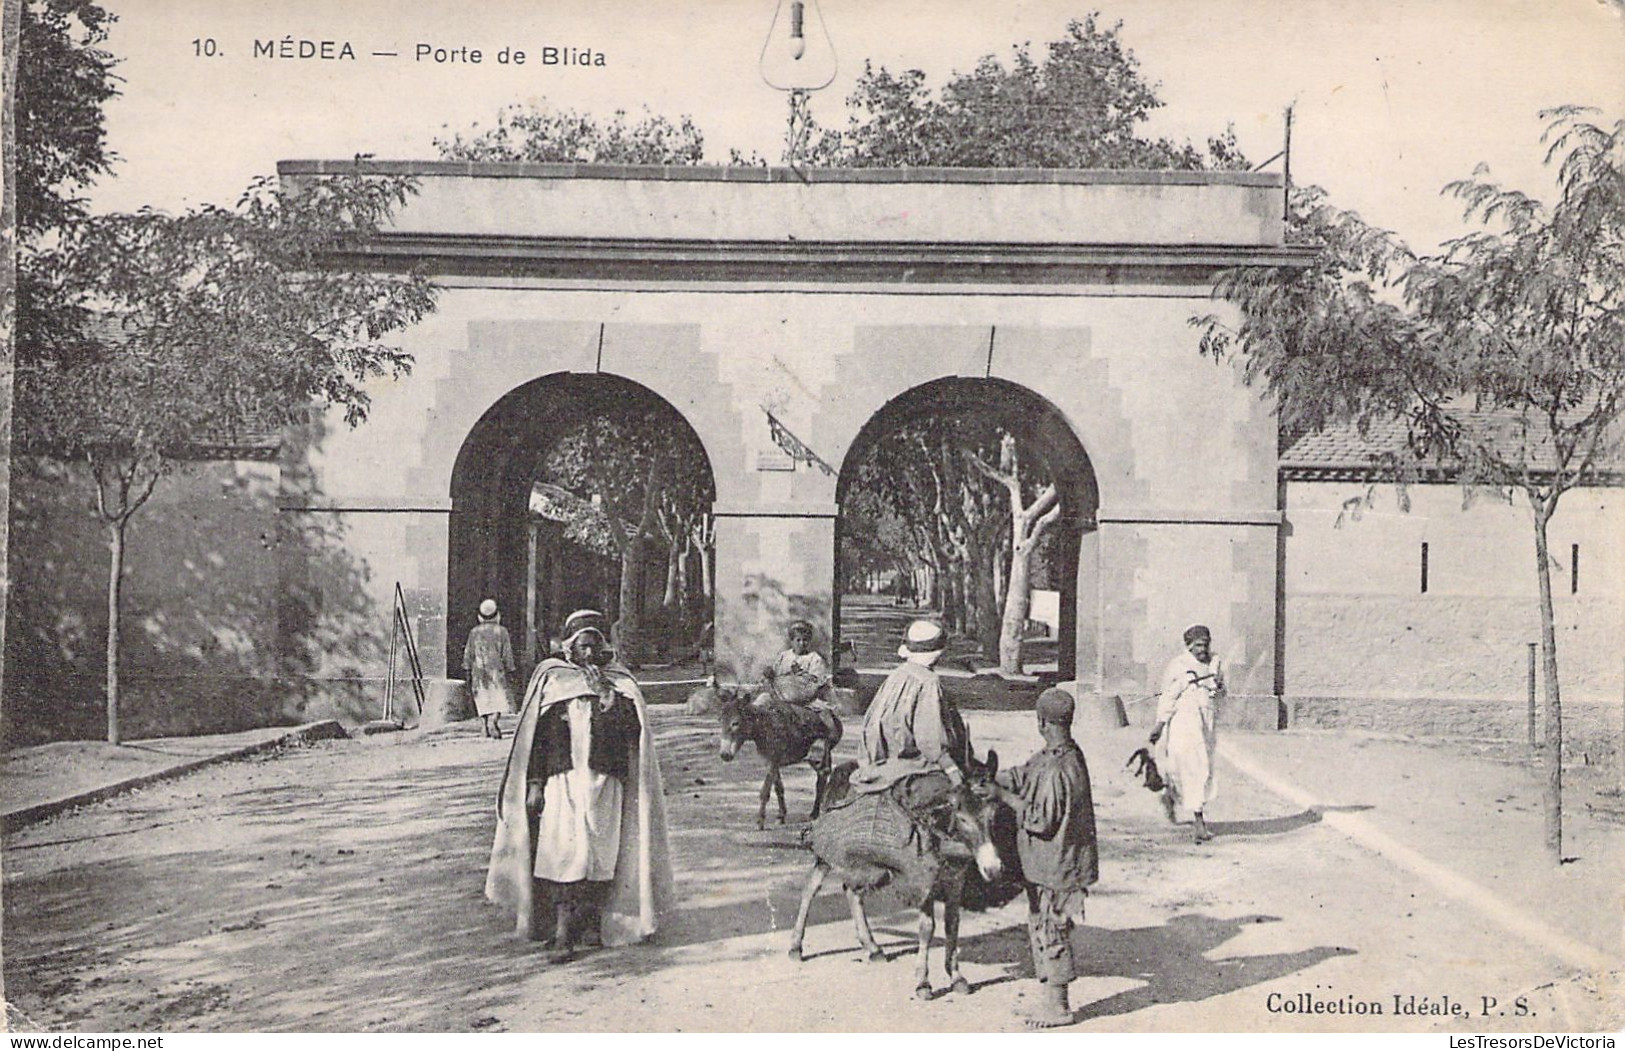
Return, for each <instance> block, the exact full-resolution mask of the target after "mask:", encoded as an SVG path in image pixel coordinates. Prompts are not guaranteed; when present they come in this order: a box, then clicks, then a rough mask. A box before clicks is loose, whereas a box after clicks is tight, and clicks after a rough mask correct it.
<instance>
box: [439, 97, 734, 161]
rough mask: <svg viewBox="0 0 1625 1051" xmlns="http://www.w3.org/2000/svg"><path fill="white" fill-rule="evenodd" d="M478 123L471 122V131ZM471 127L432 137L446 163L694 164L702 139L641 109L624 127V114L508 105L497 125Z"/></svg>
mask: <svg viewBox="0 0 1625 1051" xmlns="http://www.w3.org/2000/svg"><path fill="white" fill-rule="evenodd" d="M478 127H479V125H478V124H475V125H474V128H478ZM474 128H471V129H470V130H469V132H468V134H467V136H466V137H465V136H464V135H463V133H461V132H454V133H453V134H452V136H451V138H449V139H438V138H437V139H435V140H434V145H435V148H436V149H438V150H439V151H440V156H441V157H443V158H444V159H446V160H456V161H514V162H526V161H528V162H531V163H556V164H698V163H700V158H701V157H702V156H703V155H704V152H705V136H704V135H702V134H701V133H700V130H699V129H698V128H697V127H695V126H694V122H693V121H692V120H690V119H689V118H688V117H682V118H680V119H679V120H678V121H677V122H676V123H675V124H674V123H672V122H671V121H669V120H667V119H666V118H665V117H660V116H655V115H652V114H650V113H648V111H647V110H646V111H645V112H644V116H643V119H642V120H640V121H638V122H637V123H635V124H628V123H627V119H626V111H625V110H616V111H615V115H614V117H613V119H611V120H610V121H609V122H608V123H600V122H599V121H598V120H597V119H595V118H593V117H591V116H589V115H587V114H585V113H577V112H575V111H574V110H557V111H555V110H552V109H550V108H548V107H547V106H546V104H545V103H544V104H539V105H533V106H517V105H515V106H508V107H505V108H504V109H503V110H502V111H501V112H500V113H498V114H497V120H496V124H495V125H494V126H493V127H490V128H487V129H485V130H484V131H475V130H474Z"/></svg>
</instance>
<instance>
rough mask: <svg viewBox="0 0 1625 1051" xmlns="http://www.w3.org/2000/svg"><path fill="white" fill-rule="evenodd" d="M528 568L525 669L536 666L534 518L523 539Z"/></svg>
mask: <svg viewBox="0 0 1625 1051" xmlns="http://www.w3.org/2000/svg"><path fill="white" fill-rule="evenodd" d="M525 545H526V554H527V561H526V563H525V564H526V565H527V566H529V569H528V570H527V571H526V573H525V670H526V671H527V673H528V672H529V670H530V669H532V668H534V667H536V519H534V518H532V519H531V520H530V522H529V534H528V536H527V537H526V540H525Z"/></svg>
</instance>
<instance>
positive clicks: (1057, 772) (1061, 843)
mask: <svg viewBox="0 0 1625 1051" xmlns="http://www.w3.org/2000/svg"><path fill="white" fill-rule="evenodd" d="M1072 711H1073V701H1072V696H1071V694H1068V693H1067V692H1066V691H1065V690H1058V689H1049V690H1045V691H1044V692H1043V693H1042V694H1040V695H1039V697H1038V705H1037V715H1038V732H1039V734H1040V736H1042V737H1043V738H1044V748H1043V750H1042V751H1040V752H1039V753H1038V754H1036V755H1034V756H1033V757H1032V758H1031V759H1028V760H1027V762H1025V763H1024V764H1022V765H1021V766H1018V767H1014V768H1012V769H1008V770H1003V771H1000V773H999V774H998V780H997V791H998V792H999V796H1000V798H1001V799H1003V801H1004V802H1006V803H1008V804H1009V805H1010V807H1011V808H1012V809H1014V810H1015V812H1016V819H1017V824H1018V826H1019V830H1018V832H1017V834H1016V848H1017V852H1018V853H1019V855H1020V857H1021V869H1022V874H1023V877H1024V879H1025V880H1026V884H1027V937H1028V943H1029V945H1030V946H1031V948H1032V954H1033V975H1034V977H1035V978H1037V979H1038V983H1039V990H1040V999H1039V1002H1038V1005H1037V1007H1036V1008H1034V1009H1033V1010H1032V1011H1031V1012H1030V1013H1029V1014H1028V1016H1027V1025H1028V1026H1029V1027H1031V1028H1035V1029H1048V1028H1052V1027H1054V1026H1061V1025H1070V1024H1071V1023H1072V1020H1073V1018H1072V1008H1071V1005H1070V1004H1069V1003H1068V1002H1067V986H1068V984H1070V983H1071V981H1072V979H1073V978H1074V977H1076V972H1075V970H1074V967H1073V961H1072V938H1071V935H1072V927H1073V924H1074V922H1079V923H1081V922H1082V920H1083V906H1084V900H1085V899H1086V898H1087V896H1088V893H1089V892H1088V887H1089V886H1090V884H1092V883H1094V882H1095V881H1096V880H1097V879H1098V878H1099V876H1100V855H1099V851H1098V848H1097V847H1096V843H1095V807H1094V800H1093V798H1092V797H1091V794H1090V790H1089V767H1088V765H1087V764H1086V763H1085V762H1084V759H1083V751H1082V750H1081V749H1079V748H1078V745H1077V742H1076V741H1074V740H1073V739H1072Z"/></svg>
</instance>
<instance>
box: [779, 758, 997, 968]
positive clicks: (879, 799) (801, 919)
mask: <svg viewBox="0 0 1625 1051" xmlns="http://www.w3.org/2000/svg"><path fill="white" fill-rule="evenodd" d="M856 766H857V764H856V763H851V762H848V763H842V764H841V766H840V767H839V768H837V769H836V771H835V773H834V777H833V785H832V789H831V792H830V794H831V796H838V795H843V794H844V793H845V791H846V789H847V782H848V779H849V778H850V777H851V774H852V771H853V770H854V769H855V768H856ZM998 770H999V756H998V753H997V752H994V751H989V752H988V756H987V764H986V765H985V766H981V765H978V766H977V768H976V769H975V771H974V772H973V776H972V779H971V780H970V781H969V782H967V783H965V784H962V785H960V786H958V787H956V788H953V789H950V790H949V791H948V793H947V795H946V796H945V797H944V798H943V799H941V800H939V801H938V802H937V803H936V804H934V805H932V806H930V807H929V809H928V810H927V811H926V812H925V813H924V814H923V816H921V817H910V816H909V815H908V814H907V813H906V812H905V811H904V810H903V809H902V806H901V805H900V804H899V803H897V802H895V801H894V800H893V799H892V798H890V793H877V794H875V795H872V796H867V797H862V798H860V799H858V800H855V801H853V802H851V803H850V804H845V805H841V806H838V807H837V808H836V809H833V810H830V811H828V812H826V813H825V815H824V817H823V818H821V819H820V820H819V821H818V822H816V823H815V824H814V825H813V828H812V832H811V835H810V836H809V837H808V839H809V842H810V845H811V846H812V850H813V866H812V870H811V871H810V872H808V873H807V884H806V886H805V888H803V890H802V892H801V907H800V908H799V909H798V910H797V911H796V926H795V933H794V934H792V935H791V939H790V958H791V959H792V960H796V961H800V960H801V958H802V940H803V937H804V936H805V934H806V930H807V913H808V911H809V910H810V909H811V908H812V902H813V898H814V897H815V896H816V895H817V894H818V890H819V888H820V887H822V886H823V883H824V879H825V877H826V876H828V875H829V874H830V872H832V871H833V872H834V873H835V874H836V875H837V876H838V877H840V879H841V883H842V888H843V889H844V890H845V891H846V900H847V905H848V907H849V908H850V909H851V911H852V925H853V926H854V927H856V928H857V932H858V941H859V943H861V944H862V946H863V948H864V949H865V950H866V951H867V953H868V959H869V960H870V962H879V961H884V960H885V959H886V954H885V953H884V952H882V951H881V949H880V946H879V945H877V944H876V943H875V936H874V933H873V932H872V931H871V930H870V929H869V917H868V914H867V913H866V912H865V911H864V906H863V898H864V895H865V894H866V893H868V892H869V891H871V890H877V889H879V888H880V887H883V886H886V885H888V884H891V885H896V886H899V887H901V888H903V889H904V892H905V894H906V895H909V896H911V897H912V899H913V903H914V904H915V905H916V907H917V908H918V909H919V913H920V929H919V946H918V948H917V950H916V957H917V958H916V960H915V964H914V978H915V986H914V996H915V998H916V999H920V1000H929V999H931V997H932V992H931V977H930V975H931V959H930V954H931V939H932V937H934V936H935V934H936V903H937V902H939V901H940V902H941V903H942V933H943V938H944V946H943V955H944V965H945V966H946V968H947V974H948V981H949V983H950V986H951V988H952V989H953V991H954V992H956V993H959V994H961V995H964V994H966V993H969V992H970V983H969V982H968V981H966V980H965V976H964V975H963V974H961V973H960V971H959V913H960V906H961V903H962V902H963V901H964V899H965V897H966V887H967V883H968V882H969V881H971V880H972V879H973V878H974V875H975V873H973V872H972V869H973V868H974V869H975V870H976V872H977V873H979V874H980V876H981V878H982V880H984V881H986V884H992V885H997V886H1003V885H1005V884H1007V883H1009V881H1008V880H1003V879H1002V878H1001V877H1002V876H1003V868H1004V865H1003V861H1002V860H1001V857H1000V855H1001V850H1000V845H999V842H998V841H999V840H1001V839H1002V838H1003V837H1000V836H999V835H998V832H997V830H996V824H997V822H998V816H999V813H1000V804H999V802H998V797H997V795H996V794H994V792H993V791H992V788H991V784H990V783H991V782H992V780H993V778H994V776H995V775H997V773H998ZM831 805H832V806H834V805H835V803H834V802H833V801H832V803H831ZM911 823H914V824H917V825H918V824H923V825H925V826H926V827H925V828H924V829H920V830H915V829H910V827H909V826H910V824H911ZM1015 885H1016V886H1019V883H1017V884H1015ZM986 889H987V888H986V886H983V887H979V888H978V891H979V892H982V891H985V890H986ZM1005 900H1008V898H1006V899H1005Z"/></svg>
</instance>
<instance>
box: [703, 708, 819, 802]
mask: <svg viewBox="0 0 1625 1051" xmlns="http://www.w3.org/2000/svg"><path fill="white" fill-rule="evenodd" d="M719 694H720V696H721V700H722V706H721V707H720V708H719V709H718V711H717V719H718V722H719V724H720V729H721V740H720V742H719V751H720V753H721V755H722V760H723V762H732V761H733V757H734V756H735V755H737V754H738V752H739V749H740V746H742V745H743V744H744V743H745V742H746V741H755V742H756V752H757V754H758V755H760V756H761V757H762V758H763V759H765V760H767V776H766V777H765V778H763V780H762V792H761V798H760V800H759V805H758V806H757V808H756V828H757V830H758V831H760V830H761V829H762V828H763V827H765V825H766V823H767V797H768V796H769V795H770V794H774V793H777V795H778V800H779V824H781V825H782V824H784V822H785V818H786V816H787V813H786V810H785V806H784V777H783V776H782V775H781V774H780V772H779V771H780V769H781V768H782V767H785V766H788V765H790V764H792V763H800V762H806V763H807V765H809V766H811V767H812V768H813V773H814V774H816V775H817V777H818V783H817V786H816V788H815V789H814V791H813V805H812V816H813V818H814V819H816V818H817V817H818V815H819V813H820V812H821V811H822V808H823V803H824V791H825V788H826V786H827V785H828V783H829V773H830V767H831V766H832V765H833V762H834V759H833V757H834V755H835V746H836V745H837V744H839V743H840V741H841V733H842V728H841V721H840V720H839V719H837V718H835V716H834V714H833V713H831V715H830V721H829V722H827V723H826V722H825V721H824V719H823V717H822V716H820V715H819V713H818V712H815V711H812V710H811V709H809V708H804V707H802V706H801V705H798V704H791V703H789V702H788V701H781V700H778V699H777V698H770V699H768V700H765V701H764V702H762V703H761V704H752V703H751V702H750V700H749V699H748V698H747V697H745V696H743V695H741V694H740V693H739V692H736V691H733V690H726V689H721V690H719Z"/></svg>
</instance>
